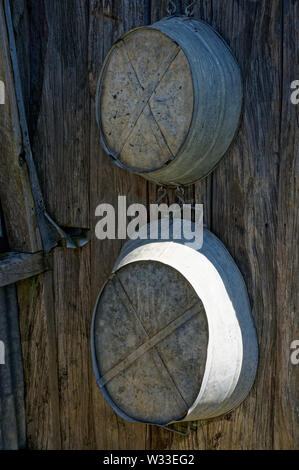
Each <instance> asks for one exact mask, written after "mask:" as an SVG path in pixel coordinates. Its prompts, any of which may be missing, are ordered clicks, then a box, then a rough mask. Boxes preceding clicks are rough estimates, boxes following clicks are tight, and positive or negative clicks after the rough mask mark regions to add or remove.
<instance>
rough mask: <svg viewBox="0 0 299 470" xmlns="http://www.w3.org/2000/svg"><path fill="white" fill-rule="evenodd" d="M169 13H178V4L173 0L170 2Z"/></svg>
mask: <svg viewBox="0 0 299 470" xmlns="http://www.w3.org/2000/svg"><path fill="white" fill-rule="evenodd" d="M167 13H168V15H169V16H171V15H175V14H176V4H175V3H174V2H173V1H172V0H169V2H168V7H167Z"/></svg>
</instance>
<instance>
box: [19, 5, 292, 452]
mask: <svg viewBox="0 0 299 470" xmlns="http://www.w3.org/2000/svg"><path fill="white" fill-rule="evenodd" d="M182 3H183V2H182V1H181V4H182ZM298 3H299V2H298V1H297V0H256V1H254V0H201V1H199V3H198V6H197V7H196V9H195V16H196V17H198V18H201V19H203V20H205V21H207V22H208V23H210V24H211V25H212V26H214V27H215V28H216V30H218V31H219V32H220V33H221V34H222V35H223V37H224V38H225V39H226V41H227V42H228V43H229V44H230V46H231V48H232V50H233V51H234V53H235V55H236V57H237V59H238V61H239V63H240V66H241V69H242V72H243V75H244V82H245V106H244V116H243V120H242V125H241V129H240V133H239V135H238V137H237V139H236V141H235V143H234V145H233V147H232V148H231V150H230V152H229V154H228V155H227V156H226V158H225V159H224V160H223V161H222V163H221V164H220V165H219V167H218V168H217V170H216V171H215V172H214V173H213V174H212V175H210V176H209V177H208V178H207V179H205V180H204V181H203V182H201V183H199V184H197V185H195V187H191V188H189V189H188V192H187V198H188V200H189V201H190V200H196V201H197V202H202V203H204V204H205V217H206V223H207V225H208V227H209V228H210V229H211V230H212V231H214V232H215V233H216V234H217V235H218V236H219V237H220V239H221V240H223V242H224V243H225V244H226V245H227V247H228V249H229V250H230V252H231V253H232V255H233V256H234V258H235V260H236V261H237V263H238V265H239V267H240V269H241V271H242V273H243V275H244V277H245V279H246V282H247V286H248V290H249V295H250V299H251V303H252V308H253V315H254V318H255V322H256V327H257V332H258V337H259V344H260V366H259V371H258V377H257V380H256V384H255V386H254V388H253V390H252V392H251V394H250V396H249V398H248V399H247V400H246V401H245V402H244V404H243V405H242V406H240V407H239V408H238V409H237V410H235V411H234V412H232V413H230V414H229V415H227V416H225V417H223V418H222V419H218V420H215V421H213V422H210V423H204V424H203V426H202V427H200V428H199V430H198V432H194V433H192V434H190V436H189V437H186V438H183V437H178V436H175V435H173V434H169V433H168V432H167V431H165V430H161V429H157V428H155V427H152V426H144V425H132V424H127V423H125V422H124V421H122V420H121V419H120V418H118V417H117V416H116V415H115V414H114V413H113V412H112V411H111V409H110V408H109V407H108V406H107V405H106V404H105V402H104V400H103V399H102V397H101V394H100V391H99V390H98V388H97V386H96V383H95V380H94V377H93V374H92V370H91V361H90V350H89V330H90V322H91V312H92V307H93V304H94V303H95V300H96V296H97V294H98V291H99V289H100V287H101V285H102V284H103V282H104V281H105V280H106V278H107V277H108V275H109V273H110V271H111V268H112V266H113V264H114V261H115V259H116V257H117V256H118V253H119V250H120V248H121V245H122V243H123V241H108V240H107V241H102V242H100V241H97V240H96V239H95V237H94V235H93V239H92V242H91V244H90V245H88V246H86V247H85V248H83V249H82V250H79V251H71V250H67V249H64V248H59V249H56V250H55V252H54V255H53V272H52V274H51V272H50V273H49V272H48V273H46V274H43V275H41V276H40V277H39V278H34V279H33V280H30V281H24V282H23V283H22V284H21V285H20V286H19V302H20V307H21V330H22V338H23V352H24V361H25V375H26V390H27V393H26V403H27V431H28V442H29V446H30V447H31V448H35V449H37V448H38V449H40V448H43V449H51V448H63V449H96V448H97V449H203V448H205V447H207V448H208V449H271V448H276V449H278V448H288V449H293V448H295V447H298V429H299V426H298V424H299V421H298V388H299V387H298V366H294V365H292V364H291V363H290V343H291V341H292V340H295V339H299V328H298V317H296V305H298V303H297V304H296V267H297V266H298V250H297V231H298V216H297V213H296V205H295V197H296V195H297V194H298V184H297V179H296V159H297V157H298V106H295V105H293V104H291V101H290V83H291V81H293V80H295V79H298V78H299V67H298V51H297V49H296V48H297V47H298V42H299V41H298V40H299V37H298V34H299V33H298V32H299V28H298V20H299V5H298ZM11 4H12V9H13V18H14V27H15V33H16V39H17V48H18V56H19V62H20V68H21V76H22V84H23V92H24V97H25V104H26V111H27V118H28V125H29V132H30V139H31V144H32V149H33V155H34V159H35V163H36V165H37V169H38V174H39V178H40V182H41V185H42V189H43V192H44V196H45V201H46V205H47V208H48V211H49V213H50V214H51V215H52V216H53V217H54V218H55V220H56V221H57V222H58V223H60V224H61V225H64V226H67V225H70V226H81V227H91V229H92V232H93V234H94V226H95V222H96V219H95V215H94V213H95V208H96V206H97V205H98V204H100V203H101V202H106V203H113V204H116V202H117V196H118V194H121V195H128V203H130V202H139V201H143V202H145V203H149V202H153V201H154V200H155V198H156V187H155V186H154V185H152V184H149V183H146V182H145V181H144V180H143V179H141V178H139V177H137V176H133V175H130V174H128V173H126V172H124V171H122V170H120V169H117V168H116V167H115V166H113V165H112V163H111V161H110V159H109V158H107V157H106V155H105V154H104V151H103V150H102V149H101V146H100V141H99V132H98V128H97V124H96V120H95V92H96V83H97V78H98V75H99V71H100V67H101V64H102V62H103V59H104V57H105V55H106V53H107V52H108V50H109V48H110V47H111V45H112V43H113V42H114V41H115V40H116V39H117V38H118V37H119V36H120V35H121V34H122V33H124V32H125V31H128V30H129V29H131V28H132V27H135V26H138V25H143V24H149V23H151V22H154V21H156V20H158V19H159V18H161V17H162V16H164V15H165V13H166V4H167V2H166V1H161V0H115V1H113V5H114V6H113V11H112V12H110V13H109V12H108V13H105V14H104V13H103V9H102V6H101V4H102V2H101V1H99V0H72V1H70V0H69V1H67V0H14V1H13V2H11ZM215 87H217V77H215ZM296 191H297V192H296ZM51 299H53V301H52V300H51ZM52 315H54V320H55V329H54V326H53V325H54V322H52Z"/></svg>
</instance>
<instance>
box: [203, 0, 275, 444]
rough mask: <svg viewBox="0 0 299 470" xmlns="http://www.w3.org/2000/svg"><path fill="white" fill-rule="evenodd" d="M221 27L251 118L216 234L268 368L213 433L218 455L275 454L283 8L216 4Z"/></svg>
mask: <svg viewBox="0 0 299 470" xmlns="http://www.w3.org/2000/svg"><path fill="white" fill-rule="evenodd" d="M212 21H213V22H215V23H217V29H218V30H219V32H220V33H221V34H222V35H223V37H224V38H225V39H226V40H227V41H228V43H229V45H230V46H231V47H232V48H233V52H234V53H235V55H236V57H237V60H238V62H239V64H240V66H241V69H242V72H243V77H244V86H245V90H244V92H245V105H244V116H243V121H242V125H241V128H240V132H239V135H238V137H237V139H236V141H235V143H234V145H233V146H232V148H231V150H230V152H229V153H228V155H227V156H226V157H225V158H224V160H223V161H222V163H221V164H220V165H219V166H218V168H217V169H216V171H215V172H214V175H213V199H212V225H213V231H214V232H215V233H216V235H218V236H219V237H220V238H221V239H222V240H223V242H224V243H225V244H226V246H227V247H228V249H229V251H230V252H231V254H232V255H233V257H234V258H235V260H236V262H237V264H238V266H239V268H240V270H241V272H242V274H243V276H244V279H245V282H246V284H247V288H248V291H249V297H250V300H251V304H252V309H253V310H252V311H253V316H254V320H255V324H256V328H257V333H258V338H259V347H260V362H259V368H258V375H257V379H256V383H255V386H254V387H253V389H252V391H251V393H250V396H249V397H248V398H247V399H246V401H245V402H244V403H243V404H242V405H241V406H240V407H239V408H238V409H237V410H235V411H233V412H232V413H230V414H229V415H228V416H226V417H224V418H223V419H221V420H218V421H215V422H213V423H211V424H209V425H208V447H209V448H210V449H271V448H273V426H274V401H275V394H276V389H277V383H275V382H276V380H277V379H276V364H275V352H276V331H277V330H276V328H277V316H276V315H277V311H276V300H275V291H276V262H275V255H276V233H277V182H278V164H279V132H280V92H281V83H280V80H281V63H280V61H281V1H280V0H273V1H271V2H267V1H264V0H261V1H258V2H247V1H239V2H235V1H230V0H229V1H227V2H225V6H224V5H223V2H218V1H213V19H212Z"/></svg>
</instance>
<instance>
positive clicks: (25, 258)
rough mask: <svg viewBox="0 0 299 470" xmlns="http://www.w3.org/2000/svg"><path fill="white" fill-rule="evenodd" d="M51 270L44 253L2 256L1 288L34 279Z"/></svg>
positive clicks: (0, 268)
mask: <svg viewBox="0 0 299 470" xmlns="http://www.w3.org/2000/svg"><path fill="white" fill-rule="evenodd" d="M47 269H49V263H48V260H47V259H46V258H45V257H44V254H43V252H39V253H34V254H31V253H11V252H10V253H7V254H4V255H2V254H1V255H0V287H4V286H8V285H10V284H15V283H16V282H18V281H22V280H24V279H27V278H30V277H34V276H36V275H38V274H40V273H43V272H44V271H47Z"/></svg>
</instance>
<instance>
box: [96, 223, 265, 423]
mask: <svg viewBox="0 0 299 470" xmlns="http://www.w3.org/2000/svg"><path fill="white" fill-rule="evenodd" d="M91 350H92V359H93V369H94V373H95V376H96V380H97V383H98V385H99V387H100V389H101V391H102V393H103V395H104V397H105V399H106V401H107V402H108V404H109V405H110V406H111V407H112V408H113V410H114V411H115V412H116V413H118V414H119V415H120V416H121V417H122V418H124V419H125V420H127V421H138V422H147V423H152V424H157V425H165V424H168V423H170V422H176V421H195V420H202V419H209V418H214V417H217V416H220V415H223V414H225V413H227V412H229V411H231V410H232V409H234V408H236V407H237V406H238V405H239V404H240V403H241V402H242V401H243V400H244V399H245V398H246V396H247V395H248V393H249V391H250V389H251V387H252V385H253V382H254V379H255V375H256V370H257V363H258V346H257V337H256V332H255V328H254V324H253V320H252V316H251V310H250V305H249V301H248V295H247V291H246V286H245V284H244V281H243V278H242V275H241V273H240V271H239V269H238V268H237V266H236V264H235V262H234V261H233V259H232V258H231V256H230V254H229V253H228V251H227V250H226V248H225V247H224V245H223V244H222V243H221V242H220V240H219V239H218V238H217V237H216V236H215V235H213V234H212V233H211V232H209V231H208V230H205V231H204V243H203V247H202V248H201V249H200V250H198V251H195V250H194V249H193V248H190V247H188V246H186V242H185V241H181V242H177V241H175V242H174V241H171V240H166V241H162V240H160V241H155V242H153V241H147V240H143V241H141V240H137V241H130V242H128V243H127V244H126V245H125V246H124V248H123V250H122V252H121V254H120V257H119V259H118V261H117V262H116V264H115V266H114V269H113V273H112V276H111V278H110V279H109V280H108V282H107V283H106V285H105V286H104V288H103V289H102V291H101V293H100V295H99V297H98V300H97V303H96V306H95V310H94V314H93V323H92V332H91Z"/></svg>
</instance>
